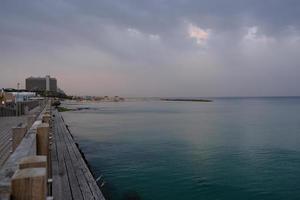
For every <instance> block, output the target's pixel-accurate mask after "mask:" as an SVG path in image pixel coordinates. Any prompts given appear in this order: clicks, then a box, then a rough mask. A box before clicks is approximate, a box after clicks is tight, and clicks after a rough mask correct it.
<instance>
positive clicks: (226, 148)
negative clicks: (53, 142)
mask: <svg viewBox="0 0 300 200" xmlns="http://www.w3.org/2000/svg"><path fill="white" fill-rule="evenodd" d="M69 106H70V107H73V108H76V107H80V106H82V107H89V108H91V109H83V110H79V111H72V112H65V113H63V116H64V117H65V120H66V121H67V123H68V124H69V125H70V128H71V131H72V133H73V134H74V136H75V138H76V139H77V140H78V143H79V144H80V147H81V149H82V151H83V152H84V153H85V155H86V158H87V160H88V161H89V163H90V165H91V167H92V169H93V171H94V173H95V174H96V176H100V175H103V178H101V180H100V182H101V183H104V186H103V188H102V189H104V191H105V193H106V196H108V197H109V199H149V200H150V199H156V200H160V199H208V200H209V199H299V198H300V151H299V150H300V146H299V144H298V143H299V141H300V140H299V139H300V132H299V130H300V116H299V113H300V112H299V111H300V99H299V98H231V99H228V98H227V99H226V98H224V99H215V100H214V102H212V103H199V102H159V101H148V102H124V103H100V104H88V105H87V104H85V105H69Z"/></svg>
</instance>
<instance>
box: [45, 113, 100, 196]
mask: <svg viewBox="0 0 300 200" xmlns="http://www.w3.org/2000/svg"><path fill="white" fill-rule="evenodd" d="M53 114H54V115H55V117H54V118H53V144H52V145H51V160H52V179H53V182H52V195H53V197H54V199H55V200H65V199H66V200H68V199H76V200H77V199H78V200H80V199H88V200H91V199H100V200H104V199H105V198H104V197H103V195H102V193H101V191H100V189H99V187H98V186H97V183H96V181H95V179H94V177H93V176H92V174H91V172H90V170H89V169H88V167H87V165H86V163H85V161H84V160H83V158H82V155H81V154H80V152H79V150H78V148H77V146H76V145H75V143H74V140H73V138H72V136H71V134H70V132H69V131H68V129H67V128H66V125H65V123H64V121H63V118H62V116H61V115H60V113H58V112H57V111H56V110H54V111H53Z"/></svg>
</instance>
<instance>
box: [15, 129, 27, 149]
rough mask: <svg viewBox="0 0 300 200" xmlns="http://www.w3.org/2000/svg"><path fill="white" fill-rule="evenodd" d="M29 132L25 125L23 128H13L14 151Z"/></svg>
mask: <svg viewBox="0 0 300 200" xmlns="http://www.w3.org/2000/svg"><path fill="white" fill-rule="evenodd" d="M26 132H27V126H26V125H25V124H24V125H22V126H17V127H13V128H12V149H13V151H15V150H16V148H17V147H18V145H19V144H20V143H21V141H22V139H23V137H24V136H25V134H26Z"/></svg>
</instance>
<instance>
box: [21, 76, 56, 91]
mask: <svg viewBox="0 0 300 200" xmlns="http://www.w3.org/2000/svg"><path fill="white" fill-rule="evenodd" d="M25 82H26V90H28V91H51V92H57V80H56V78H51V77H50V76H49V75H47V76H46V77H29V78H27V79H26V81H25Z"/></svg>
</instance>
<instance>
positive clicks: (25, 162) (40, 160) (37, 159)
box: [19, 156, 47, 169]
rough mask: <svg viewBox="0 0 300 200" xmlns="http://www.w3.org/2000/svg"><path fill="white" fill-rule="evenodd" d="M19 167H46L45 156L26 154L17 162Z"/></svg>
mask: <svg viewBox="0 0 300 200" xmlns="http://www.w3.org/2000/svg"><path fill="white" fill-rule="evenodd" d="M19 168H20V169H27V168H47V156H28V157H25V158H23V159H22V160H21V161H20V163H19Z"/></svg>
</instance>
